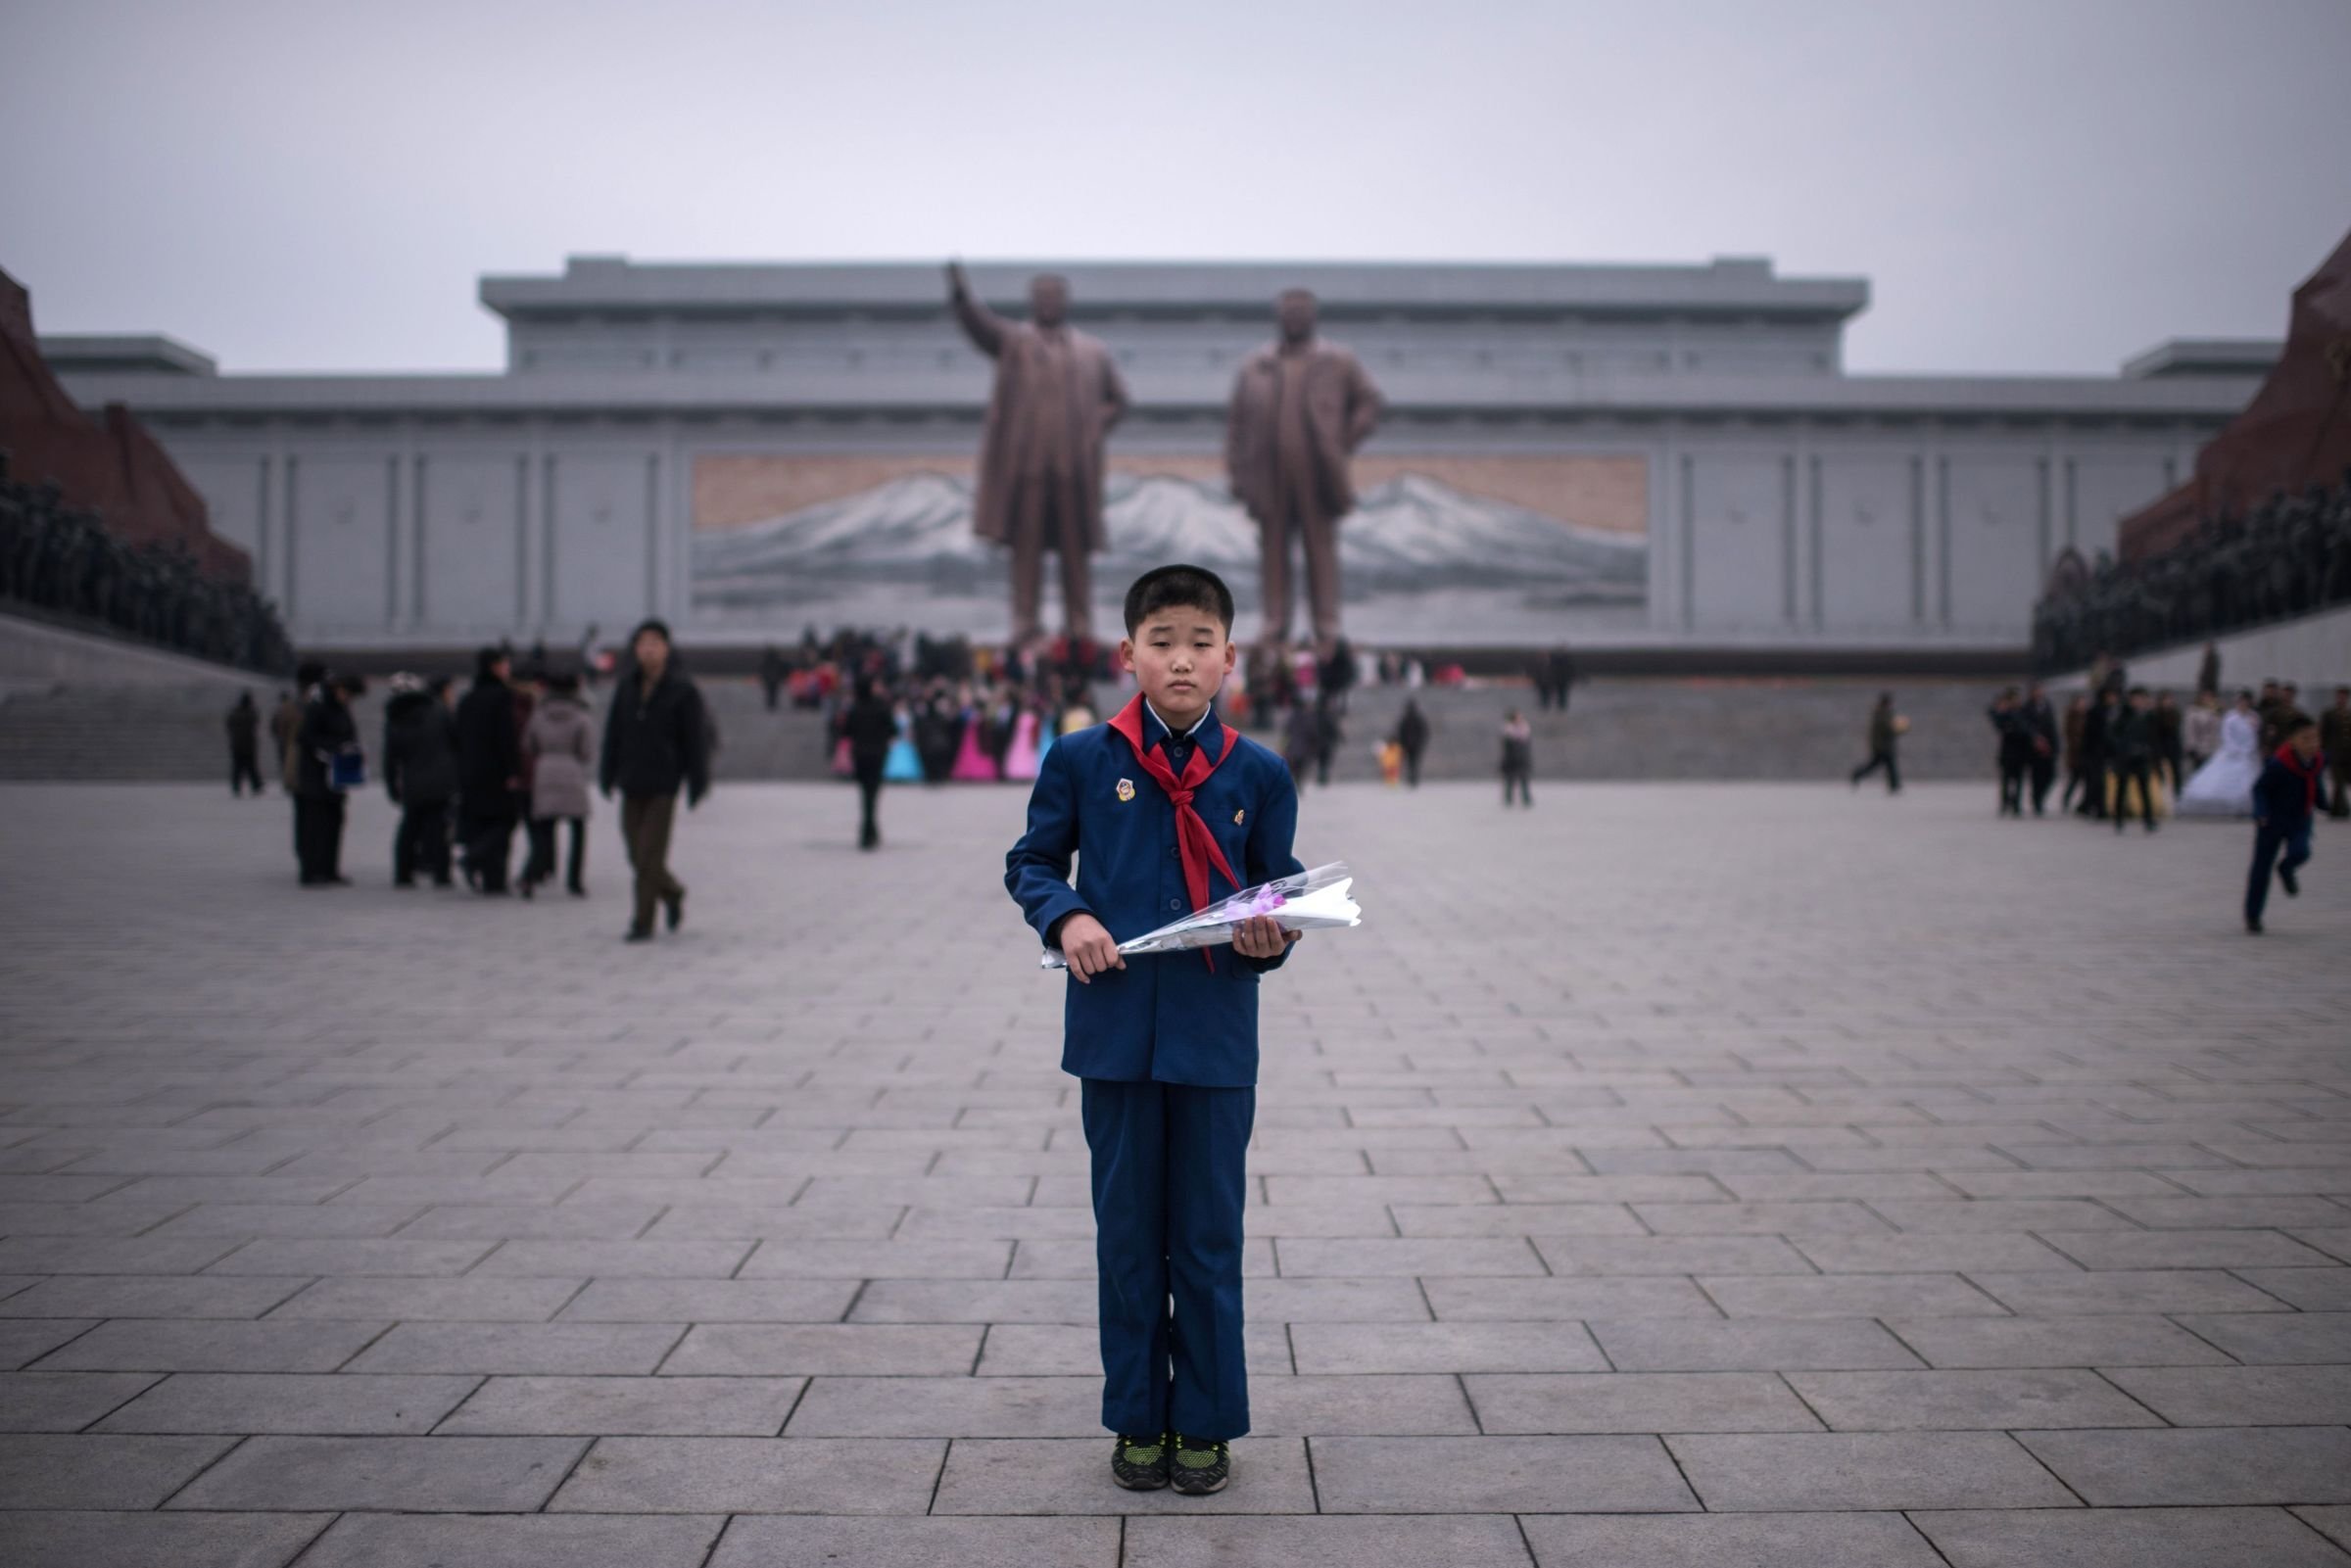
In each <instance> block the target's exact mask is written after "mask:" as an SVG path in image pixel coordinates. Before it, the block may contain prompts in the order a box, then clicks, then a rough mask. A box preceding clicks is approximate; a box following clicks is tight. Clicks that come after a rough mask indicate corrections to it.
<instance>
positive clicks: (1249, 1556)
mask: <svg viewBox="0 0 2351 1568" xmlns="http://www.w3.org/2000/svg"><path fill="white" fill-rule="evenodd" d="M1102 1560H1104V1561H1107V1560H1108V1559H1102ZM1122 1560H1123V1562H1124V1564H1125V1565H1126V1568H1360V1565H1363V1564H1367V1563H1428V1564H1437V1563H1442V1564H1444V1565H1445V1568H1527V1564H1528V1558H1527V1554H1526V1544H1525V1543H1524V1542H1523V1541H1522V1540H1521V1539H1520V1538H1519V1534H1518V1529H1517V1526H1516V1525H1515V1523H1514V1522H1512V1521H1511V1520H1510V1519H1507V1518H1489V1517H1484V1516H1480V1515H1476V1514H1450V1515H1448V1514H1439V1515H1435V1516H1431V1517H1425V1518H1415V1517H1402V1516H1394V1515H1391V1516H1388V1517H1384V1518H1379V1519H1366V1518H1328V1517H1324V1518H1296V1517H1289V1518H1284V1517H1268V1518H1259V1519H1234V1518H1223V1519H1183V1518H1176V1517H1170V1516H1167V1515H1160V1516H1156V1517H1152V1518H1145V1519H1136V1520H1133V1521H1131V1522H1130V1523H1128V1527H1127V1549H1126V1555H1125V1557H1124V1558H1123V1559H1122ZM939 1568H947V1565H945V1564H944V1563H942V1564H940V1565H939Z"/></svg>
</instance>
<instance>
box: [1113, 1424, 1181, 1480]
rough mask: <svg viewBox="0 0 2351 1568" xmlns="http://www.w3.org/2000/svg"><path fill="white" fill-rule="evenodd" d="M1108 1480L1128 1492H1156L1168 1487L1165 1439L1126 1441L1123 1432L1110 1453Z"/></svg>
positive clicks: (1166, 1445)
mask: <svg viewBox="0 0 2351 1568" xmlns="http://www.w3.org/2000/svg"><path fill="white" fill-rule="evenodd" d="M1110 1478H1111V1479H1112V1480H1113V1481H1116V1482H1117V1483H1118V1484H1119V1485H1120V1486H1123V1487H1125V1488H1126V1489H1127V1490H1128V1491H1129V1492H1157V1491H1158V1490H1159V1489H1160V1488H1161V1487H1164V1486H1166V1485H1167V1484H1168V1439H1167V1434H1165V1433H1164V1432H1163V1433H1161V1434H1160V1435H1159V1436H1158V1437H1153V1438H1130V1437H1128V1436H1127V1435H1126V1434H1125V1433H1121V1434H1120V1435H1119V1439H1118V1442H1117V1444H1116V1446H1114V1447H1113V1448H1112V1449H1111V1450H1110Z"/></svg>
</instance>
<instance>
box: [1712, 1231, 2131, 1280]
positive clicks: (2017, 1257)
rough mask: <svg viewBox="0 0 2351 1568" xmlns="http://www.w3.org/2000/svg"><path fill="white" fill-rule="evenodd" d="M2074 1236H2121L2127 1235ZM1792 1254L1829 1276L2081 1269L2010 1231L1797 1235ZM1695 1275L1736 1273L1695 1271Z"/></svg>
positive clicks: (2041, 1244)
mask: <svg viewBox="0 0 2351 1568" xmlns="http://www.w3.org/2000/svg"><path fill="white" fill-rule="evenodd" d="M2075 1234H2081V1235H2097V1236H2123V1235H2131V1234H2135V1233H2133V1232H2126V1231H2084V1232H2077V1233H2075ZM1794 1246H1795V1248H1796V1250H1797V1251H1798V1252H1799V1253H1801V1254H1802V1255H1803V1256H1804V1257H1806V1258H1808V1259H1811V1260H1812V1262H1814V1263H1815V1264H1817V1265H1818V1266H1819V1267H1820V1268H1822V1269H1823V1270H1825V1271H1827V1272H1828V1273H1831V1274H1915V1273H1944V1272H1952V1271H1957V1270H1966V1271H1968V1272H1970V1273H1973V1272H1974V1271H1975V1270H1977V1269H1989V1270H1991V1271H1992V1272H1994V1273H2003V1274H2006V1273H2018V1272H2022V1271H2025V1270H2028V1269H2039V1268H2056V1269H2079V1268H2080V1267H2081V1266H2082V1265H2081V1264H2080V1263H2079V1262H2076V1261H2075V1260H2074V1259H2071V1258H2068V1257H2067V1256H2066V1255H2065V1254H2063V1253H2061V1252H2059V1251H2058V1250H2057V1249H2056V1248H2054V1247H2051V1246H2049V1245H2048V1244H2047V1243H2045V1242H2043V1241H2042V1240H2041V1239H2040V1238H2039V1237H2037V1236H2028V1235H2024V1234H2022V1233H2017V1232H2008V1231H1931V1232H1925V1233H1907V1232H1906V1233H1904V1234H1902V1235H1898V1236H1891V1235H1890V1236H1868V1235H1858V1236H1799V1237H1797V1238H1796V1239H1795V1242H1794ZM1691 1272H1692V1273H1698V1274H1714V1273H1739V1272H1742V1270H1738V1269H1714V1268H1698V1269H1693V1270H1691Z"/></svg>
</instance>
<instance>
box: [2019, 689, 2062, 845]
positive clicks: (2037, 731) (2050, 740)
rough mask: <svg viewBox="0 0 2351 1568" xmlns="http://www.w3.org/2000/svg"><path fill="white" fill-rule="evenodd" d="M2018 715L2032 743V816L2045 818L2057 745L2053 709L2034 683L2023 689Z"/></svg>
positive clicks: (2053, 775) (2053, 781) (2053, 773)
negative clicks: (2022, 699)
mask: <svg viewBox="0 0 2351 1568" xmlns="http://www.w3.org/2000/svg"><path fill="white" fill-rule="evenodd" d="M2020 712H2021V713H2022V715H2023V718H2024V726H2025V732H2026V734H2027V735H2029V736H2032V740H2033V755H2032V757H2031V759H2030V761H2029V762H2028V763H2027V766H2028V767H2029V768H2030V769H2031V771H2032V775H2033V815H2034V816H2036V817H2039V816H2045V815H2046V814H2047V812H2048V805H2049V786H2050V785H2051V784H2055V783H2056V782H2057V757H2058V752H2059V749H2060V745H2061V741H2060V739H2059V736H2058V729H2057V710H2056V709H2055V708H2054V707H2052V706H2050V705H2049V694H2048V693H2047V692H2046V691H2043V690H2042V689H2040V683H2039V682H2038V681H2036V682H2035V683H2034V684H2033V685H2031V686H2029V687H2027V688H2026V689H2025V705H2024V707H2023V708H2022V709H2021V710H2020Z"/></svg>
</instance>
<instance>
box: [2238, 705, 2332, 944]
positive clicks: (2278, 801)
mask: <svg viewBox="0 0 2351 1568" xmlns="http://www.w3.org/2000/svg"><path fill="white" fill-rule="evenodd" d="M2326 772H2327V758H2326V757H2325V755H2324V754H2322V753H2321V752H2320V750H2319V723H2318V721H2317V720H2316V719H2313V718H2312V717H2310V715H2308V714H2306V713H2297V714H2295V715H2294V716H2293V717H2292V718H2291V719H2289V720H2287V721H2286V730H2285V741H2284V743H2283V744H2282V745H2280V746H2279V748H2278V750H2277V752H2276V754H2274V755H2273V756H2272V757H2271V758H2270V760H2269V761H2267V762H2265V763H2263V764H2262V768H2261V778H2260V779H2259V780H2257V781H2256V782H2255V783H2254V785H2253V824H2254V826H2253V869H2252V872H2251V874H2250V875H2249V876H2247V878H2246V879H2245V929H2246V930H2248V931H2251V932H2252V933H2253V934H2254V935H2256V936H2258V935H2260V934H2261V916H2262V912H2263V911H2264V910H2265V909H2267V908H2268V907H2269V902H2270V872H2271V870H2272V868H2275V869H2276V871H2277V873H2278V880H2279V881H2280V882H2282V883H2283V884H2284V885H2285V894H2286V896H2287V897H2288V898H2291V897H2293V896H2294V895H2295V894H2297V893H2299V892H2301V891H2302V884H2301V883H2300V882H2298V881H2296V880H2295V879H2294V873H2296V872H2298V871H2300V870H2301V869H2302V867H2303V865H2304V863H2305V862H2307V861H2308V860H2309V859H2310V827H2311V819H2312V818H2313V817H2314V816H2315V815H2316V814H2317V812H2318V807H2319V783H2320V780H2321V779H2323V778H2324V777H2325V776H2326ZM2280 850H2282V851H2284V854H2283V856H2282V857H2280V855H2279V851H2280Z"/></svg>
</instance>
